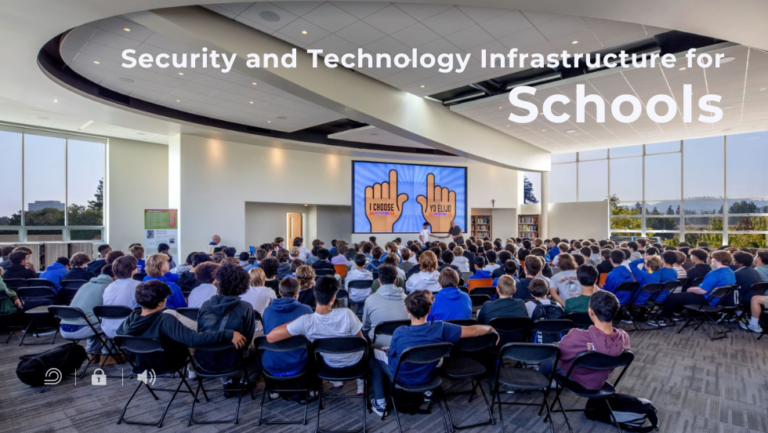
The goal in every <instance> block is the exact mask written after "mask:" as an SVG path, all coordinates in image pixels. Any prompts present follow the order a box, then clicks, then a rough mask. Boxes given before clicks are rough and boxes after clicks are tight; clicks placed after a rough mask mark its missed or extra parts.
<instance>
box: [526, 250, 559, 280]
mask: <svg viewBox="0 0 768 433" xmlns="http://www.w3.org/2000/svg"><path fill="white" fill-rule="evenodd" d="M531 254H532V255H534V256H537V257H540V258H541V260H542V262H541V263H542V266H543V267H542V268H541V273H540V274H539V275H537V277H539V278H542V277H543V278H545V279H546V281H547V284H549V285H550V286H551V285H552V282H551V281H550V278H552V275H553V271H552V266H549V263H547V259H546V252H545V251H544V248H534V249H533V250H531ZM558 255H559V254H558Z"/></svg>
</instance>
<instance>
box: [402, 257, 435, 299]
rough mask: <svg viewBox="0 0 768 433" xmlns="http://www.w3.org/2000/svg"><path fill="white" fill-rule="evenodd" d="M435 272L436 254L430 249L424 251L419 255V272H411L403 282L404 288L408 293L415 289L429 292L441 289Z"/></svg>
mask: <svg viewBox="0 0 768 433" xmlns="http://www.w3.org/2000/svg"><path fill="white" fill-rule="evenodd" d="M439 276H440V273H439V272H437V256H435V253H433V252H432V251H424V252H423V253H421V257H419V272H418V273H415V274H413V275H412V276H410V277H409V278H408V281H406V282H405V289H406V291H407V292H408V293H411V292H414V291H416V290H428V291H430V292H439V291H440V289H441V286H440V283H439V282H438V277H439Z"/></svg>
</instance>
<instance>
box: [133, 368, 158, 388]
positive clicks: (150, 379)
mask: <svg viewBox="0 0 768 433" xmlns="http://www.w3.org/2000/svg"><path fill="white" fill-rule="evenodd" d="M156 378H157V376H155V370H144V372H143V373H139V375H138V376H137V377H136V379H138V380H139V381H140V382H141V383H143V384H144V385H147V384H149V385H154V384H155V379H156Z"/></svg>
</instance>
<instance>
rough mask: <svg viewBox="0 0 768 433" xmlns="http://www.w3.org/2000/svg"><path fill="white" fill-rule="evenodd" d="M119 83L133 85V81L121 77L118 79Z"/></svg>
mask: <svg viewBox="0 0 768 433" xmlns="http://www.w3.org/2000/svg"><path fill="white" fill-rule="evenodd" d="M117 81H122V82H123V83H133V80H132V79H130V78H128V77H120V78H118V79H117Z"/></svg>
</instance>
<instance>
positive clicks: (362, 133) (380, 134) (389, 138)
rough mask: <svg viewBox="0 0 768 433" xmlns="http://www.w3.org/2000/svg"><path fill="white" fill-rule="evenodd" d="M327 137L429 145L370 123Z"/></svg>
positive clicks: (415, 145)
mask: <svg viewBox="0 0 768 433" xmlns="http://www.w3.org/2000/svg"><path fill="white" fill-rule="evenodd" d="M328 137H329V138H335V139H337V140H345V141H356V142H358V143H371V144H384V145H388V146H400V147H420V148H428V147H429V146H427V145H425V144H421V143H419V142H417V141H413V140H409V139H407V138H403V137H401V136H399V135H396V134H393V133H391V132H389V131H385V130H383V129H380V128H377V127H375V126H371V125H368V126H364V127H362V128H355V129H350V130H349V131H344V132H337V133H335V134H331V135H329V136H328Z"/></svg>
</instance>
